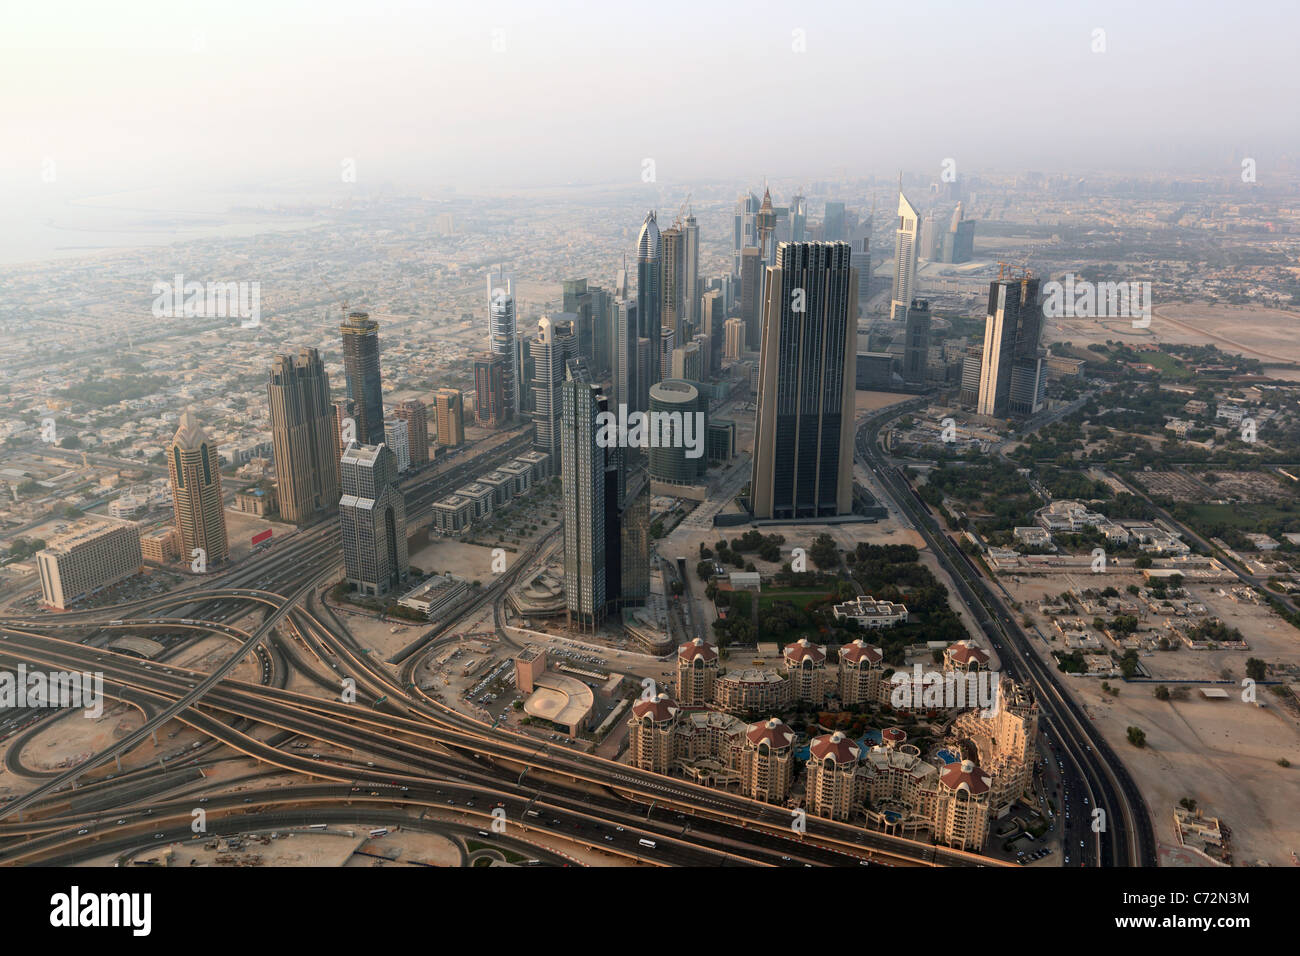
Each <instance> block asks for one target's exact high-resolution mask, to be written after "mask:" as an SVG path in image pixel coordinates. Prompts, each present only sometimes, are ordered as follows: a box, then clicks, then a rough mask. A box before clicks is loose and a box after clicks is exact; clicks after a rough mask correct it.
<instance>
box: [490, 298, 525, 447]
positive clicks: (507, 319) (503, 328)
mask: <svg viewBox="0 0 1300 956" xmlns="http://www.w3.org/2000/svg"><path fill="white" fill-rule="evenodd" d="M487 295H488V351H490V352H491V353H492V354H493V355H500V356H501V357H502V358H503V359H505V367H504V369H503V370H502V372H503V382H502V384H503V387H504V389H505V409H504V414H503V417H502V419H501V421H502V422H509V421H512V420H513V419H514V418H515V416H516V415H518V414H519V413H520V412H521V411H522V410H523V401H522V396H521V392H522V390H523V381H524V379H523V377H522V375H521V370H520V367H519V364H520V363H519V343H518V340H517V336H516V329H515V292H514V279H513V278H512V277H510V276H507V275H506V274H505V273H504V272H500V273H498V274H497V275H496V276H491V275H489V276H488V280H487Z"/></svg>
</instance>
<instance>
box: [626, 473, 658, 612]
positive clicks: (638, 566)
mask: <svg viewBox="0 0 1300 956" xmlns="http://www.w3.org/2000/svg"><path fill="white" fill-rule="evenodd" d="M643 460H644V457H643V456H641V455H639V454H638V455H636V456H635V457H634V459H633V465H632V467H629V469H628V472H627V479H626V491H625V493H624V497H623V501H622V503H621V504H622V508H621V510H620V512H619V524H620V528H621V531H622V541H621V545H622V548H621V550H622V559H621V560H622V564H621V566H622V585H623V586H622V590H621V592H620V597H621V600H622V603H623V606H624V607H644V606H645V603H646V601H647V600H648V599H649V597H650V476H649V474H648V473H647V471H646V467H645V465H644V464H641V463H640V462H642V461H643Z"/></svg>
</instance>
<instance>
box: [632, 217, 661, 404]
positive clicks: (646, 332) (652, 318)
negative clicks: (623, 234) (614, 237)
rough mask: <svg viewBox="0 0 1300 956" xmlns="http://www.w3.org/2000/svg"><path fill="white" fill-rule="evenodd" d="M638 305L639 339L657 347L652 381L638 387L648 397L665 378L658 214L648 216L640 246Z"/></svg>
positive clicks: (643, 226)
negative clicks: (662, 368)
mask: <svg viewBox="0 0 1300 956" xmlns="http://www.w3.org/2000/svg"><path fill="white" fill-rule="evenodd" d="M636 304H637V318H638V319H639V320H640V323H641V324H640V327H639V328H638V329H637V338H642V339H648V340H649V341H650V343H651V344H652V345H654V346H655V348H654V349H652V350H651V353H650V378H649V379H648V380H647V381H646V382H645V383H644V384H640V383H638V390H639V391H643V392H646V393H647V394H648V392H649V389H650V385H651V384H653V383H654V382H657V381H659V379H660V377H661V376H660V373H659V352H658V350H657V347H658V343H659V338H660V335H659V332H660V327H661V326H660V319H661V318H662V316H663V248H662V243H661V241H660V236H659V223H658V221H657V220H656V219H655V213H654V210H651V211H650V212H648V213H646V217H645V221H644V222H642V224H641V234H640V235H639V236H638V237H637V242H636Z"/></svg>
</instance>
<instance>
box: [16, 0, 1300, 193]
mask: <svg viewBox="0 0 1300 956" xmlns="http://www.w3.org/2000/svg"><path fill="white" fill-rule="evenodd" d="M1298 9H1300V6H1298V5H1297V4H1296V3H1295V2H1294V0H1290V2H1270V0H1250V2H1240V3H1232V4H1229V3H1222V4H1217V3H1216V4H1211V3H1204V2H1196V0H1178V2H1156V0H1141V2H1135V0H1122V2H1116V3H1108V2H1106V3H1068V2H1057V0H1046V2H1044V0H1039V2H986V3H979V2H975V0H966V2H928V3H927V2H920V0H906V2H902V0H900V2H897V3H881V2H863V0H852V2H828V3H808V2H802V3H792V2H786V3H769V2H764V0H742V2H716V0H692V2H676V0H655V2H645V0H642V2H634V3H628V2H624V0H610V2H590V3H577V2H571V0H547V2H540V0H534V2H530V3H501V2H492V0H486V2H468V3H467V2H463V0H461V2H456V3H438V4H435V5H433V8H430V5H427V4H415V3H403V2H375V0H355V2H337V0H310V2H308V0H302V2H298V0H255V2H249V0H220V2H190V0H186V2H180V3H178V2H176V0H125V2H122V3H104V2H102V0H88V2H59V0H38V2H29V3H11V4H9V5H8V8H7V10H6V12H5V18H4V28H3V30H2V31H0V177H2V178H0V184H2V185H0V195H12V194H13V193H14V192H15V190H16V191H17V192H18V193H20V194H21V193H23V192H25V191H29V190H36V189H40V188H41V185H42V183H41V177H40V174H41V169H42V163H43V162H45V161H46V160H47V159H52V160H53V161H54V162H55V164H56V168H57V171H58V184H59V186H60V187H61V188H65V189H68V190H73V191H77V192H81V191H83V190H84V192H93V191H113V190H116V189H118V188H122V189H135V188H139V187H141V186H148V185H160V186H166V187H181V188H184V187H187V186H190V185H195V186H201V187H215V186H216V185H217V184H223V185H229V184H235V185H238V186H240V187H247V188H253V189H257V188H270V189H274V188H277V187H279V186H282V185H289V184H292V185H295V186H303V185H314V184H315V183H317V182H319V183H320V184H322V185H326V186H329V185H335V184H337V183H338V182H339V181H340V178H341V164H342V162H343V160H344V159H352V160H354V161H355V164H356V170H357V180H358V182H359V183H370V184H374V183H378V182H382V181H385V180H388V181H392V182H394V183H396V184H398V185H399V186H400V187H405V188H416V187H425V186H430V187H433V186H438V185H443V184H449V183H451V184H461V185H466V186H469V185H475V184H481V185H491V186H523V185H533V184H547V183H556V182H568V181H579V182H587V181H601V182H619V181H623V180H627V181H628V182H637V181H638V180H639V178H640V175H641V169H642V162H643V160H644V159H646V158H652V159H654V161H655V164H656V173H657V176H658V179H659V181H660V182H665V183H675V182H682V183H690V182H691V181H692V180H705V179H719V178H723V179H733V178H736V179H747V180H755V179H757V178H758V177H761V176H762V175H764V174H766V175H769V176H791V175H793V176H800V177H806V178H814V177H817V176H825V175H830V174H833V173H835V172H838V171H841V170H846V171H848V172H850V173H870V172H875V173H879V174H888V173H889V171H891V170H893V169H897V168H899V167H904V168H908V169H916V170H921V169H924V168H934V169H936V170H937V169H938V167H939V165H940V163H941V162H942V161H943V159H944V158H947V157H952V158H953V159H954V160H955V161H956V163H957V168H958V171H959V172H960V171H962V170H966V171H978V170H980V169H994V168H997V169H1003V170H1015V169H1027V168H1035V169H1044V170H1077V171H1084V170H1087V169H1089V168H1097V167H1103V166H1104V167H1109V168H1117V167H1127V168H1133V169H1150V170H1155V171H1160V170H1172V171H1180V172H1181V171H1186V170H1189V169H1193V168H1196V167H1202V168H1204V167H1209V166H1213V167H1214V168H1217V167H1218V165H1220V164H1222V165H1223V166H1224V167H1225V168H1230V167H1231V165H1232V159H1233V155H1234V153H1236V154H1237V155H1251V156H1255V157H1257V159H1258V162H1259V170H1260V178H1261V180H1263V178H1264V177H1265V176H1266V175H1267V172H1268V168H1269V162H1275V163H1280V162H1282V161H1283V160H1284V158H1285V157H1286V156H1288V155H1289V156H1292V157H1294V156H1295V155H1297V154H1300V142H1298V141H1300V122H1297V119H1296V117H1297V112H1298V108H1297V103H1298V102H1300V95H1298V94H1300V70H1298V69H1297V67H1296V61H1295V56H1296V54H1295V43H1296V36H1297V33H1300V31H1298V30H1297V27H1298V26H1300V12H1297V10H1298ZM1097 28H1100V29H1103V30H1105V45H1106V50H1105V52H1104V53H1094V52H1092V45H1093V31H1094V29H1097ZM796 30H802V31H803V37H804V42H805V44H806V52H802V53H801V52H796V51H795V49H794V48H793V47H794V46H795V44H796V41H797V37H796V34H795V33H794V31H796ZM494 31H500V32H499V33H497V32H494ZM494 41H495V42H496V44H497V46H499V47H501V49H500V50H499V51H497V50H494V48H493V45H494ZM83 194H84V193H83Z"/></svg>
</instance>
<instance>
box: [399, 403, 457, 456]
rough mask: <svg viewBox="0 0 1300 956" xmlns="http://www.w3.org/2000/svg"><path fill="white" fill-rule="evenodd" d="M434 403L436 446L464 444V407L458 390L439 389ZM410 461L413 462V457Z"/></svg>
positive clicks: (451, 446) (454, 446) (450, 446)
mask: <svg viewBox="0 0 1300 956" xmlns="http://www.w3.org/2000/svg"><path fill="white" fill-rule="evenodd" d="M434 401H435V404H436V408H437V415H438V444H439V445H441V446H442V447H444V448H456V447H458V446H460V445H463V444H465V407H464V405H463V404H462V402H463V399H462V397H461V394H460V390H459V389H456V388H440V389H438V391H437V392H436V393H435V398H434ZM426 458H427V449H426ZM411 460H412V461H414V460H415V458H414V456H412V459H411Z"/></svg>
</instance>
